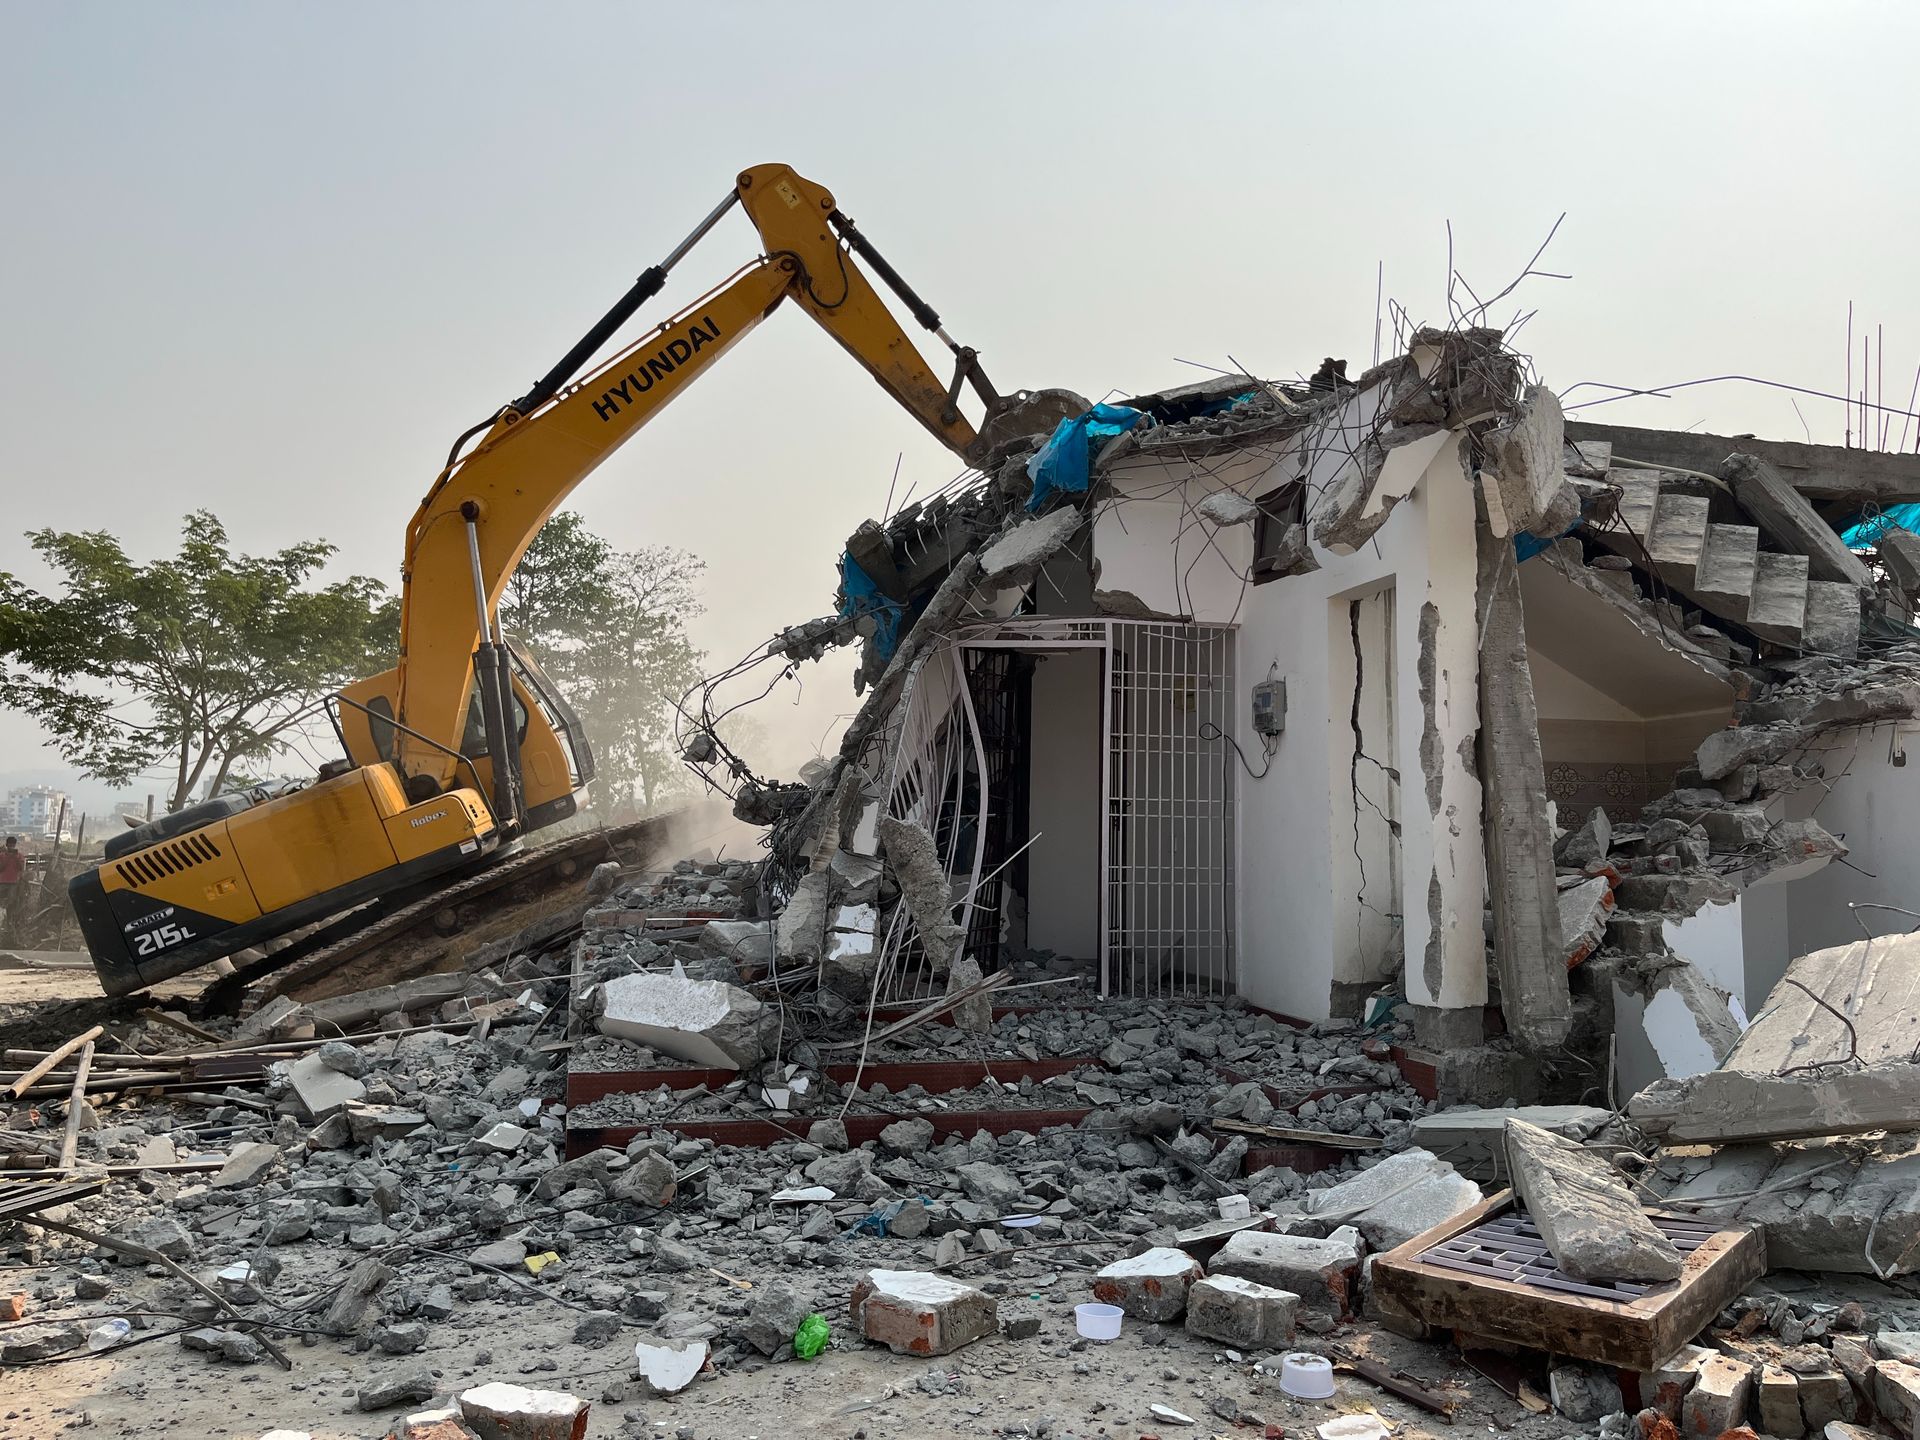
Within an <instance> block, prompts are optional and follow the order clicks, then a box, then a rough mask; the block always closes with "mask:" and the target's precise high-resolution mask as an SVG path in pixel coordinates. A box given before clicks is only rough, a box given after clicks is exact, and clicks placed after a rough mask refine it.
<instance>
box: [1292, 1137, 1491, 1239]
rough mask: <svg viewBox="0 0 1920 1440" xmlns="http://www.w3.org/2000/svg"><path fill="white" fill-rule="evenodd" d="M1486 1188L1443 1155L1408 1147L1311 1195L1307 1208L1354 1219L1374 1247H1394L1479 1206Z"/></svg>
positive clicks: (1329, 1216)
mask: <svg viewBox="0 0 1920 1440" xmlns="http://www.w3.org/2000/svg"><path fill="white" fill-rule="evenodd" d="M1483 1198H1484V1197H1483V1196H1482V1195H1481V1193H1480V1187H1479V1186H1478V1185H1476V1184H1474V1183H1473V1182H1472V1181H1471V1180H1469V1179H1467V1178H1466V1177H1465V1176H1464V1175H1462V1174H1460V1173H1459V1172H1458V1171H1457V1170H1455V1169H1454V1168H1453V1166H1451V1165H1449V1164H1448V1163H1447V1162H1446V1161H1444V1160H1442V1159H1441V1158H1440V1157H1439V1156H1437V1155H1434V1154H1432V1153H1431V1152H1429V1151H1426V1150H1417V1149H1416V1150H1403V1151H1401V1152H1400V1153H1399V1154H1398V1155H1394V1156H1391V1157H1389V1158H1388V1159H1385V1160H1382V1161H1381V1162H1380V1163H1379V1164H1377V1165H1373V1166H1370V1167H1368V1168H1367V1169H1365V1170H1362V1171H1361V1172H1360V1173H1359V1174H1357V1175H1355V1176H1353V1177H1352V1178H1351V1179H1348V1180H1343V1181H1341V1182H1340V1183H1339V1184H1338V1185H1331V1186H1329V1187H1327V1188H1326V1189H1325V1190H1316V1191H1314V1192H1312V1193H1311V1194H1310V1195H1309V1196H1308V1197H1307V1213H1308V1214H1310V1215H1315V1216H1323V1217H1326V1218H1327V1219H1329V1220H1335V1221H1351V1222H1352V1224H1353V1225H1354V1227H1355V1228H1356V1229H1358V1230H1359V1231H1360V1233H1361V1234H1362V1235H1364V1236H1365V1237H1366V1240H1367V1244H1368V1245H1369V1246H1371V1247H1372V1248H1373V1249H1374V1250H1391V1249H1393V1248H1394V1247H1396V1246H1399V1245H1404V1244H1406V1242H1407V1241H1409V1240H1411V1239H1412V1238H1413V1237H1414V1236H1416V1235H1419V1234H1421V1233H1422V1232H1424V1231H1427V1230H1431V1229H1432V1228H1433V1227H1434V1226H1436V1225H1440V1224H1444V1223H1445V1222H1446V1221H1448V1220H1451V1219H1452V1218H1453V1217H1454V1216H1456V1215H1459V1214H1461V1213H1463V1212H1465V1211H1467V1210H1471V1209H1472V1208H1473V1207H1474V1206H1475V1205H1478V1204H1479V1203H1480V1201H1481V1200H1482V1199H1483Z"/></svg>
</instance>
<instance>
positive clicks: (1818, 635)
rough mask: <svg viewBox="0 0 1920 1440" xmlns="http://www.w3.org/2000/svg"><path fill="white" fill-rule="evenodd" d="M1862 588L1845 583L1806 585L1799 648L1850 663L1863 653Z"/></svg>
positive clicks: (1820, 581)
mask: <svg viewBox="0 0 1920 1440" xmlns="http://www.w3.org/2000/svg"><path fill="white" fill-rule="evenodd" d="M1860 593H1861V592H1860V589H1859V587H1858V586H1855V585H1849V584H1848V583H1846V582H1845V581H1844V580H1809V581H1808V582H1807V611H1806V621H1805V623H1804V624H1803V625H1802V627H1801V632H1800V646H1801V648H1802V649H1804V650H1809V651H1815V652H1818V653H1819V654H1822V655H1838V656H1840V657H1841V658H1842V659H1844V660H1851V659H1853V658H1854V656H1856V655H1858V654H1859V653H1860Z"/></svg>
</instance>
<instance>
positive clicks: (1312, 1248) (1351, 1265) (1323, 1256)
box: [1211, 1231, 1360, 1315]
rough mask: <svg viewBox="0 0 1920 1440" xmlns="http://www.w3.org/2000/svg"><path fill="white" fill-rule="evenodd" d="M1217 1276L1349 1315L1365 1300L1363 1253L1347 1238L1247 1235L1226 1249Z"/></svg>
mask: <svg viewBox="0 0 1920 1440" xmlns="http://www.w3.org/2000/svg"><path fill="white" fill-rule="evenodd" d="M1211 1274H1212V1275H1213V1276H1215V1277H1217V1276H1221V1275H1236V1276H1238V1277H1240V1278H1241V1279H1242V1280H1251V1281H1253V1282H1255V1283H1256V1284H1259V1285H1265V1286H1267V1287H1269V1288H1270V1289H1274V1290H1284V1291H1286V1292H1288V1293H1289V1294H1292V1295H1298V1296H1299V1297H1300V1299H1301V1302H1302V1303H1303V1304H1305V1305H1307V1306H1310V1307H1312V1308H1314V1309H1319V1310H1326V1311H1329V1312H1331V1313H1332V1314H1334V1315H1345V1314H1348V1313H1350V1312H1351V1311H1352V1310H1353V1309H1354V1307H1355V1305H1356V1303H1357V1301H1358V1299H1359V1290H1358V1284H1359V1274H1360V1252H1359V1250H1358V1249H1357V1248H1356V1247H1355V1246H1354V1245H1352V1244H1351V1243H1349V1242H1347V1241H1345V1240H1334V1239H1326V1240H1315V1239H1312V1238H1310V1237H1308V1236H1303V1235H1268V1234H1262V1233H1260V1232H1258V1231H1242V1232H1241V1233H1240V1234H1238V1235H1235V1236H1234V1237H1233V1238H1232V1239H1230V1240H1229V1241H1227V1243H1226V1244H1225V1245H1223V1246H1221V1247H1220V1253H1219V1254H1217V1255H1215V1256H1214V1257H1213V1266H1212V1271H1211Z"/></svg>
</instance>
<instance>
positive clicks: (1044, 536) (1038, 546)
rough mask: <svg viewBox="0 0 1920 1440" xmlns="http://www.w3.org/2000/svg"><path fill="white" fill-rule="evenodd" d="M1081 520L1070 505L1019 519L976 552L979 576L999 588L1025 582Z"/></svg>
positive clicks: (1066, 538) (1032, 576)
mask: <svg viewBox="0 0 1920 1440" xmlns="http://www.w3.org/2000/svg"><path fill="white" fill-rule="evenodd" d="M1085 523H1086V516H1084V515H1082V514H1081V513H1080V512H1079V511H1078V510H1077V509H1075V508H1074V507H1072V506H1070V505H1069V506H1066V507H1064V508H1062V509H1059V510H1054V511H1050V512H1049V513H1048V514H1045V515H1042V516H1041V517H1040V518H1039V519H1037V520H1023V521H1021V522H1020V523H1019V524H1018V525H1015V526H1014V527H1013V528H1012V529H1011V530H1009V531H1007V532H1006V533H1005V534H1004V535H1002V536H1001V537H1000V538H999V539H997V540H995V541H994V542H993V543H992V544H991V545H989V546H987V548H986V549H985V550H983V551H981V552H980V571H981V576H982V578H984V579H985V580H987V581H988V582H990V583H991V584H994V585H998V586H1002V587H1005V586H1011V585H1025V584H1028V583H1029V582H1031V581H1032V579H1033V578H1034V577H1035V576H1036V575H1038V574H1039V573H1040V569H1041V567H1042V566H1044V565H1045V564H1046V563H1047V561H1048V560H1050V559H1052V558H1053V556H1054V555H1055V553H1056V552H1058V551H1059V549H1060V547H1061V546H1063V545H1065V544H1066V543H1067V542H1068V541H1069V540H1071V539H1072V538H1073V536H1074V532H1075V531H1077V530H1078V529H1079V528H1080V527H1081V526H1082V525H1083V524H1085Z"/></svg>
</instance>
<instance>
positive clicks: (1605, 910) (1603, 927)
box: [1559, 875, 1614, 970]
mask: <svg viewBox="0 0 1920 1440" xmlns="http://www.w3.org/2000/svg"><path fill="white" fill-rule="evenodd" d="M1613 904H1614V901H1613V882H1612V881H1610V880H1608V879H1607V877H1606V876H1604V875H1596V876H1594V877H1593V879H1591V880H1584V881H1582V882H1581V883H1580V884H1578V885H1571V886H1569V887H1567V888H1566V889H1565V890H1562V891H1561V892H1560V906H1559V908H1560V942H1561V953H1560V958H1561V959H1562V960H1563V961H1564V962H1565V963H1566V967H1567V968H1568V969H1569V970H1571V969H1572V968H1573V967H1574V966H1576V965H1578V964H1579V963H1580V962H1581V961H1583V960H1585V959H1586V958H1587V957H1588V956H1589V955H1591V954H1593V952H1594V951H1595V950H1597V949H1599V948H1600V941H1601V940H1602V939H1603V938H1604V937H1605V935H1606V933H1607V921H1608V920H1609V919H1610V918H1612V915H1613Z"/></svg>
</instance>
